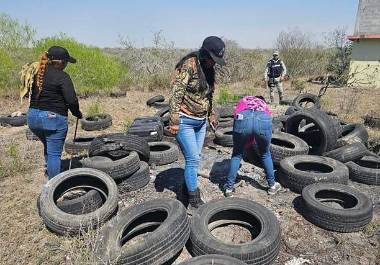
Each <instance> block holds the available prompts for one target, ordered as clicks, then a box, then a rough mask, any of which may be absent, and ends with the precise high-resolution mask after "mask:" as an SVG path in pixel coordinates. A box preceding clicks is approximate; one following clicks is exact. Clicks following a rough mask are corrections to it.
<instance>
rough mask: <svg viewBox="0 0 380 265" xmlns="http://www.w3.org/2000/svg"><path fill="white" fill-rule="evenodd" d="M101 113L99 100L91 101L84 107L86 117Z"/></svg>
mask: <svg viewBox="0 0 380 265" xmlns="http://www.w3.org/2000/svg"><path fill="white" fill-rule="evenodd" d="M101 113H103V108H102V106H101V104H100V102H99V101H95V102H93V103H91V104H90V105H89V106H88V108H87V109H86V116H87V117H90V116H95V115H97V114H101Z"/></svg>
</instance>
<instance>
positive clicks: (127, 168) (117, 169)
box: [81, 151, 140, 180]
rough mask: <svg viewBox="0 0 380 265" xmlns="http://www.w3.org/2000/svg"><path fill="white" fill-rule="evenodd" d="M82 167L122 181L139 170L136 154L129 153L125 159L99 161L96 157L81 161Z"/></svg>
mask: <svg viewBox="0 0 380 265" xmlns="http://www.w3.org/2000/svg"><path fill="white" fill-rule="evenodd" d="M81 163H82V166H83V167H87V168H95V169H98V170H101V171H103V172H105V173H107V174H108V175H110V176H111V177H112V178H113V179H115V180H116V179H124V178H127V177H129V176H131V175H132V174H133V173H135V172H136V171H137V170H138V169H139V165H140V159H139V156H138V154H137V153H136V152H134V151H132V152H130V153H129V154H128V155H127V156H126V157H124V158H121V159H118V160H115V161H112V160H111V159H110V160H109V161H104V160H103V161H99V159H98V156H94V157H87V158H85V159H83V160H81Z"/></svg>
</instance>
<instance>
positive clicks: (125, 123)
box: [123, 118, 132, 133]
mask: <svg viewBox="0 0 380 265" xmlns="http://www.w3.org/2000/svg"><path fill="white" fill-rule="evenodd" d="M131 124H132V120H131V119H130V118H126V119H125V120H124V121H123V132H125V133H126V132H128V129H129V127H130V126H131Z"/></svg>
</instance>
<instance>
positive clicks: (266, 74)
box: [264, 64, 269, 81]
mask: <svg viewBox="0 0 380 265" xmlns="http://www.w3.org/2000/svg"><path fill="white" fill-rule="evenodd" d="M268 72H269V67H268V64H267V67H266V68H265V72H264V80H265V81H268Z"/></svg>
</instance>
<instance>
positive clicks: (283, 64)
mask: <svg viewBox="0 0 380 265" xmlns="http://www.w3.org/2000/svg"><path fill="white" fill-rule="evenodd" d="M281 65H282V74H281V76H282V77H285V75H286V66H285V63H284V62H283V61H281Z"/></svg>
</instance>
